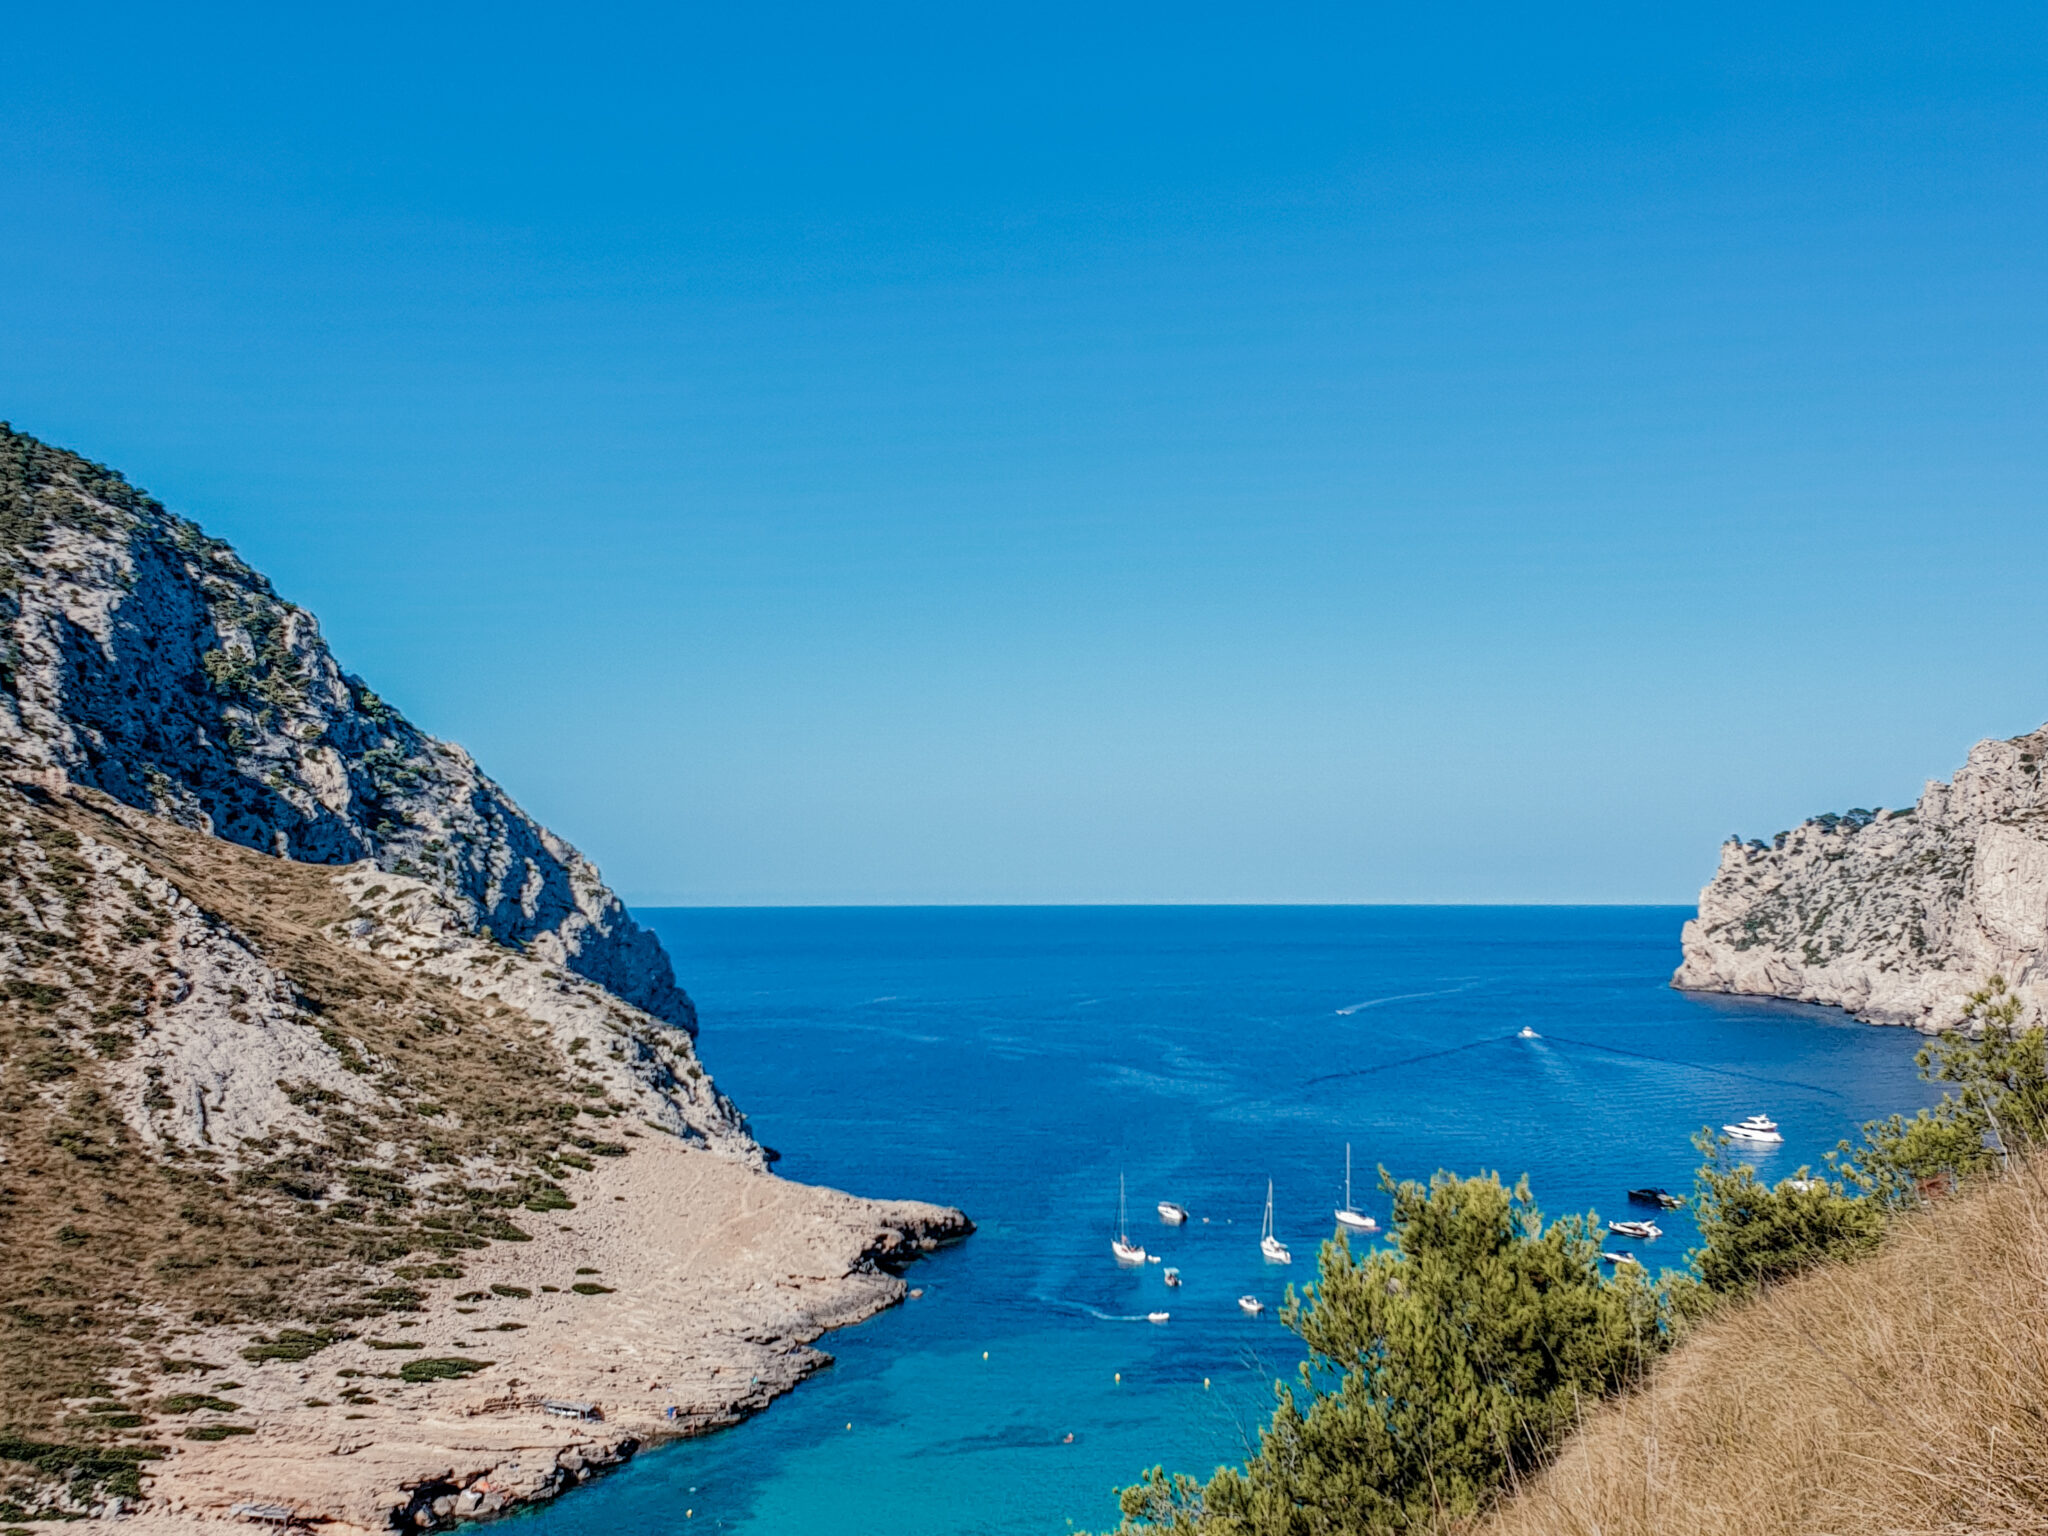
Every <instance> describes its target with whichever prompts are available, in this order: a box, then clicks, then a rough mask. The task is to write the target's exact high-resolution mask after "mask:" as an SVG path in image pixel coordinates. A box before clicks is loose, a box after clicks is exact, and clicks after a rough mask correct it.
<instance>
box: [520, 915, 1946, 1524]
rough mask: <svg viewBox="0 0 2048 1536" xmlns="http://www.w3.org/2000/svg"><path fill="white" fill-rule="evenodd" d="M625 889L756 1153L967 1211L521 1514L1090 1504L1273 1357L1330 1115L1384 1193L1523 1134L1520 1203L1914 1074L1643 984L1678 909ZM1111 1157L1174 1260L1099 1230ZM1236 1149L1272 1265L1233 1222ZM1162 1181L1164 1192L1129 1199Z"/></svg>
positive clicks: (1204, 1432) (1598, 1195)
mask: <svg viewBox="0 0 2048 1536" xmlns="http://www.w3.org/2000/svg"><path fill="white" fill-rule="evenodd" d="M638 915H639V916H640V917H641V918H642V920H643V921H645V922H647V923H649V924H650V925H651V926H652V927H653V928H655V929H656V931H658V932H659V933H660V935H661V937H662V939H663V941H664V942H665V943H666V944H667V945H668V948H669V951H670V953H671V954H673V955H674V957H675V961H676V970H677V972H678V974H679V975H680V976H681V977H682V979H683V981H684V983H685V985H686V986H688V988H689V990H690V992H691V994H692V995H693V996H694V997H695V998H696V1000H697V1004H698V1007H699V1009H700V1010H701V1012H702V1015H703V1039H702V1041H701V1047H702V1051H703V1055H704V1059H705V1062H706V1065H707V1066H708V1067H709V1069H710V1070H711V1071H712V1073H713V1074H714V1075H715V1076H716V1078H717V1080H718V1082H719V1084H720V1086H721V1087H723V1088H724V1089H725V1090H726V1091H727V1092H728V1093H730V1094H731V1095H732V1096H733V1097H734V1098H735V1099H736V1100H737V1101H738V1102H739V1104H740V1106H741V1107H742V1108H744V1109H745V1110H747V1111H748V1112H749V1113H750V1114H751V1115H752V1117H753V1126H754V1130H755V1133H756V1135H758V1136H759V1137H760V1138H761V1139H762V1140H764V1141H766V1142H767V1143H768V1144H770V1145H771V1146H775V1147H778V1148H780V1149H781V1150H782V1153H783V1161H782V1163H781V1164H780V1167H779V1171H780V1172H782V1173H784V1174H786V1175H788V1176H789V1177H791V1178H794V1179H801V1180H806V1181H811V1182H819V1183H825V1184H832V1185H836V1186H838V1187H840V1188H843V1189H848V1190H853V1191H856V1192H858V1193H861V1194H868V1195H878V1196H906V1197H918V1198H922V1199H928V1200H935V1201H940V1202H944V1203H946V1204H950V1205H957V1206H960V1207H962V1208H963V1209H965V1210H966V1211H967V1212H968V1214H969V1215H971V1216H972V1217H973V1218H974V1219H975V1221H976V1222H977V1223H979V1225H980V1231H979V1232H978V1233H977V1234H976V1235H975V1236H974V1237H973V1238H971V1239H969V1240H968V1241H967V1242H966V1243H964V1244H962V1245H960V1246H959V1247H956V1248H953V1249H951V1250H949V1251H947V1252H945V1253H943V1254H941V1255H939V1256H938V1257H937V1258H936V1259H934V1260H932V1261H930V1262H928V1263H924V1264H921V1265H919V1266H917V1267H916V1268H914V1269H913V1270H912V1272H911V1283H912V1284H915V1285H921V1286H923V1287H924V1291H925V1294H924V1297H923V1299H922V1300H919V1301H913V1302H909V1303H907V1304H905V1305H904V1306H902V1307H899V1308H897V1309H895V1310H894V1311H892V1312H889V1313H887V1314H885V1315H884V1316H882V1317H879V1318H876V1319H874V1320H873V1321H871V1322H869V1323H866V1324H863V1325H862V1326H860V1327H858V1328H853V1329H849V1330H845V1331H843V1332H840V1333H837V1334H833V1335H830V1336H828V1337H827V1338H826V1339H825V1340H824V1341H822V1343H823V1346H824V1347H826V1348H828V1349H830V1351H831V1352H832V1353H833V1354H834V1355H835V1356H836V1357H837V1360H838V1363H837V1365H835V1366H834V1367H833V1368H832V1369H830V1370H828V1371H826V1372H824V1373H823V1374H821V1375H819V1376H817V1377H815V1378H813V1379H812V1380H811V1381H810V1382H808V1383H806V1384H805V1385H804V1386H802V1387H799V1388H798V1389H797V1390H796V1392H795V1393H793V1394H792V1395H790V1396H789V1397H786V1398H784V1399H783V1400H782V1401H780V1402H779V1403H777V1404H776V1405H775V1406H774V1407H773V1408H772V1409H770V1410H769V1411H768V1412H767V1413H765V1414H762V1415H760V1416H759V1417H757V1418H755V1419H753V1420H751V1421H750V1422H748V1423H746V1424H744V1425H741V1426H739V1427H738V1428H735V1429H732V1430H728V1431H725V1432H724V1433H722V1434H719V1435H715V1436H712V1437H710V1438H708V1439H705V1440H700V1441H696V1442H693V1443H689V1444H684V1445H678V1446H672V1447H669V1448H666V1449H663V1450H660V1451H656V1452H653V1453H650V1454H648V1455H646V1456H644V1457H643V1458H641V1459H640V1460H639V1461H637V1462H635V1463H633V1464H632V1465H631V1466H629V1467H627V1468H626V1469H625V1470H624V1471H623V1472H621V1473H619V1474H618V1475H616V1476H614V1477H612V1478H611V1479H609V1480H607V1481H605V1482H602V1483H600V1484H597V1485H595V1486H593V1487H591V1488H589V1489H585V1490H583V1491H580V1492H578V1493H576V1494H575V1495H574V1496H573V1497H571V1498H569V1499H567V1500H565V1501H564V1502H563V1503H561V1504H559V1505H557V1506H555V1507H554V1508H552V1509H548V1510H545V1511H542V1512H540V1513H538V1514H536V1515H533V1516H529V1517H527V1518H525V1519H524V1520H522V1521H521V1522H520V1528H521V1529H522V1531H524V1532H525V1533H526V1536H540V1533H539V1532H537V1531H535V1529H534V1527H535V1526H536V1525H538V1526H545V1527H547V1530H548V1536H585V1533H589V1536H598V1533H603V1536H614V1533H617V1532H621V1531H626V1532H634V1533H638V1532H645V1531H663V1532H666V1531H677V1532H682V1531H725V1532H746V1533H749V1536H782V1533H803V1536H884V1533H886V1536H925V1533H931V1536H938V1533H946V1536H962V1533H972V1532H989V1533H1002V1536H1013V1533H1014V1536H1024V1533H1027V1532H1028V1533H1035V1536H1047V1533H1054V1536H1057V1533H1060V1532H1064V1531H1066V1530H1068V1529H1069V1527H1075V1528H1079V1529H1084V1530H1086V1529H1104V1528H1108V1527H1111V1526H1113V1525H1114V1524H1115V1520H1116V1511H1115V1504H1114V1501H1113V1499H1112V1497H1111V1489H1112V1488H1113V1487H1114V1486H1115V1485H1116V1484H1118V1483H1122V1482H1128V1481H1131V1480H1132V1478H1133V1477H1134V1476H1135V1474H1136V1473H1138V1472H1139V1471H1140V1470H1141V1469H1143V1468H1145V1467H1148V1466H1151V1465H1152V1464H1154V1463H1155V1462H1164V1463H1165V1464H1166V1465H1167V1466H1168V1467H1170V1468H1181V1469H1184V1470H1191V1471H1200V1472H1206V1471H1208V1470H1209V1469H1210V1468H1212V1467H1213V1466H1215V1465H1216V1463H1217V1462H1219V1461H1221V1460H1232V1459H1237V1458H1238V1457H1240V1456H1241V1454H1242V1452H1243V1449H1244V1446H1245V1443H1246V1440H1247V1437H1249V1436H1253V1435H1255V1433H1256V1428H1257V1426H1258V1425H1259V1424H1260V1423H1262V1422H1263V1421H1264V1419H1265V1417H1266V1414H1267V1411H1268V1409H1269V1407H1270V1403H1271V1396H1270V1391H1271V1383H1272V1381H1273V1379H1274V1377H1275V1376H1276V1375H1290V1374H1291V1373H1292V1368H1293V1363H1294V1361H1295V1359H1296V1356H1295V1353H1294V1351H1293V1350H1292V1349H1291V1348H1290V1344H1291V1342H1292V1341H1291V1339H1290V1338H1289V1336H1288V1335H1287V1334H1286V1333H1285V1332H1284V1331H1283V1330H1282V1329H1281V1328H1280V1326H1279V1324H1278V1323H1277V1322H1275V1321H1274V1320H1273V1315H1272V1313H1271V1312H1268V1313H1267V1314H1266V1316H1265V1317H1263V1318H1258V1319H1254V1318H1249V1317H1246V1316H1245V1315H1244V1314H1243V1313H1242V1312H1240V1311H1239V1309H1238V1307H1237V1302H1236V1298H1237V1297H1238V1296H1239V1295H1240V1294H1241V1293H1245V1292H1251V1293H1253V1294H1256V1295H1258V1296H1260V1297H1262V1298H1263V1299H1264V1300H1265V1301H1266V1303H1267V1305H1268V1306H1269V1307H1277V1304H1278V1302H1279V1300H1280V1297H1281V1293H1282V1291H1283V1289H1284V1288H1285V1285H1286V1283H1287V1281H1288V1280H1290V1279H1292V1280H1296V1281H1300V1280H1303V1279H1307V1278H1310V1277H1312V1276H1313V1274H1314V1260H1315V1252H1316V1247H1317V1244H1318V1242H1319V1241H1320V1240H1321V1239H1322V1238H1324V1237H1326V1236H1328V1235H1329V1233H1330V1231H1331V1229H1332V1223H1331V1220H1330V1212H1331V1210H1332V1209H1333V1208H1334V1207H1335V1206H1336V1205H1337V1204H1339V1203H1340V1199H1341V1196H1342V1194H1343V1178H1344V1146H1345V1143H1346V1142H1347V1141H1348V1142H1350V1143H1351V1144H1352V1146H1353V1147H1354V1149H1355V1158H1356V1162H1357V1167H1358V1170H1359V1174H1358V1178H1357V1194H1358V1204H1359V1205H1360V1207H1362V1208H1363V1209H1365V1210H1368V1211H1371V1212H1373V1213H1375V1214H1377V1215H1379V1216H1380V1217H1381V1219H1382V1220H1384V1219H1385V1216H1386V1210H1387V1202H1386V1198H1385V1196H1384V1195H1382V1194H1381V1193H1380V1191H1379V1190H1378V1188H1377V1176H1376V1174H1375V1171H1374V1170H1375V1168H1376V1167H1377V1166H1378V1165H1382V1164H1384V1165H1385V1166H1386V1168H1387V1169H1388V1170H1389V1171H1391V1172H1392V1173H1393V1174H1395V1175H1396V1176H1399V1177H1426V1176H1427V1175H1428V1174H1429V1173H1430V1172H1431V1171H1432V1170H1434V1169H1437V1168H1450V1169H1455V1170H1457V1171H1460V1172H1467V1173H1470V1172H1476V1171H1478V1170H1481V1169H1496V1170H1499V1171H1501V1172H1502V1173H1503V1174H1505V1175H1506V1176H1508V1177H1509V1178H1510V1179H1512V1178H1513V1177H1515V1176H1516V1175H1519V1174H1522V1173H1527V1174H1528V1175H1529V1177H1530V1180H1531V1182H1532V1183H1533V1185H1534V1187H1535V1191H1536V1195H1537V1197H1538V1200H1539V1202H1540V1203H1541V1204H1542V1206H1543V1208H1544V1210H1545V1211H1546V1212H1547V1213H1551V1214H1558V1213H1563V1212H1568V1211H1575V1210H1576V1211H1583V1210H1586V1209H1588V1208H1589V1207H1596V1208H1597V1209H1598V1210H1599V1211H1600V1213H1601V1215H1602V1216H1605V1217H1620V1216H1623V1215H1641V1214H1642V1213H1641V1212H1639V1211H1635V1212H1632V1211H1630V1210H1629V1209H1628V1207H1627V1204H1626V1201H1625V1199H1624V1191H1626V1190H1627V1189H1628V1188H1629V1187H1630V1186H1632V1185H1635V1184H1641V1183H1661V1184H1665V1185H1668V1186H1670V1187H1672V1188H1673V1189H1676V1190H1679V1191H1681V1192H1682V1191H1685V1190H1688V1189H1689V1188H1690V1183H1691V1172H1692V1168H1693V1165H1694V1163H1695V1162H1696V1161H1697V1159H1696V1158H1695V1156H1694V1154H1693V1152H1692V1149H1691V1147H1690V1145H1689V1144H1688V1141H1687V1138H1688V1137H1689V1135H1690V1134H1691V1133H1692V1132H1693V1131H1695V1130H1697V1129H1698V1128H1699V1127H1700V1126H1701V1125H1703V1124H1707V1123H1712V1124H1715V1125H1719V1124H1720V1123H1722V1122H1723V1121H1726V1120H1731V1119H1736V1118H1739V1117H1741V1116H1743V1115H1746V1114H1749V1113H1752V1112H1754V1111H1757V1110H1762V1111H1766V1112H1768V1113H1770V1114H1771V1115H1773V1116H1775V1117H1776V1118H1777V1119H1778V1120H1779V1121H1780V1122H1782V1124H1783V1127H1784V1131H1785V1135H1786V1145H1785V1146H1784V1148H1783V1149H1782V1150H1780V1151H1776V1152H1773V1153H1770V1154H1767V1155H1766V1156H1764V1157H1762V1158H1760V1159H1758V1162H1759V1164H1760V1166H1761V1167H1763V1168H1764V1169H1765V1170H1766V1171H1768V1172H1770V1173H1772V1174H1774V1175H1775V1174H1780V1173H1789V1172H1790V1171H1791V1170H1792V1169H1793V1168H1794V1167H1796V1166H1797V1165H1798V1164H1800V1163H1801V1162H1808V1161H1810V1162H1816V1163H1817V1162H1818V1161H1819V1158H1820V1154H1821V1153H1822V1152H1823V1151H1825V1150H1826V1149H1827V1148H1829V1147H1831V1146H1833V1145H1834V1143H1835V1141H1836V1140H1837V1138H1839V1137H1841V1136H1843V1135H1846V1134H1848V1133H1849V1132H1850V1131H1851V1130H1852V1129H1853V1128H1854V1127H1855V1126H1856V1125H1857V1124H1858V1123H1859V1122H1860V1121H1862V1120H1864V1119H1866V1118H1868V1117H1870V1116H1872V1115H1876V1114H1880V1113H1886V1112H1889V1111H1892V1110H1895V1109H1907V1108H1910V1107H1912V1106H1915V1105H1918V1104H1921V1103H1925V1102H1928V1100H1929V1098H1930V1095H1929V1093H1928V1090H1927V1089H1926V1087H1925V1086H1924V1085H1923V1084H1921V1083H1920V1082H1919V1081H1918V1080H1917V1078H1916V1076H1915V1074H1914V1069H1913V1063H1912V1055H1913V1051H1914V1048H1915V1047H1916V1045H1917V1044H1918V1043H1919V1042H1918V1039H1917V1037H1916V1036H1914V1035H1912V1034H1910V1033H1907V1032H1905V1031H1900V1030H1884V1029H1875V1028H1870V1027H1867V1026H1863V1025H1859V1024H1856V1023H1854V1022H1852V1021H1849V1020H1846V1019H1844V1018H1842V1017H1840V1016H1839V1015H1835V1014H1831V1013H1827V1012H1824V1011H1822V1010H1819V1009H1811V1008H1795V1007H1789V1006H1782V1005H1770V1004H1741V1003H1733V1002H1729V1001H1725V1000H1709V999H1702V998H1694V997H1687V996H1682V995H1680V994H1678V993H1675V992H1672V991H1671V990H1670V989H1669V988H1668V987H1667V986H1666V985H1665V982H1666V980H1667V978H1668V977H1669V976H1670V974H1671V970H1672V968H1673V966H1675V965H1676V964H1677V962H1678V930H1679V925H1680V923H1681V922H1682V921H1683V920H1684V919H1685V918H1686V917H1687V916H1689V915H1690V913H1689V911H1687V910H1685V909H1680V908H1671V907H1633V908H1615V907H1595V908H1555V907H1549V908H1501V907H1484V908H1446V907H1426V908H1401V907H1355V908H1329V907H1310V908H1274V907H1248V908H1218V907H1197V908H1188V907H1178V908H1010V909H1003V908H967V909H960V908H946V909H902V908H893V909H829V910H760V909H755V910H685V909H676V910H655V911H643V912H641V913H640V914H638ZM1524 1025H1527V1026H1529V1027H1531V1028H1533V1029H1535V1030H1536V1031H1538V1033H1539V1034H1540V1035H1541V1037H1542V1038H1540V1039H1537V1040H1523V1039H1518V1038H1516V1032H1517V1031H1518V1030H1520V1029H1521V1028H1522V1027H1523V1026H1524ZM1119 1172H1122V1173H1123V1174H1125V1175H1126V1176H1127V1178H1128V1181H1129V1186H1130V1206H1131V1223H1132V1230H1133V1232H1134V1234H1135V1235H1136V1238H1137V1240H1138V1241H1141V1242H1143V1243H1144V1244H1145V1246H1146V1247H1147V1248H1149V1249H1151V1250H1152V1251H1153V1252H1155V1253H1160V1254H1163V1255H1164V1256H1165V1261H1166V1263H1168V1264H1173V1265H1178V1266H1179V1268H1180V1270H1181V1272H1182V1274H1183V1275H1184V1276H1185V1278H1186V1284H1185V1286H1184V1287H1183V1288H1182V1289H1181V1290H1179V1291H1168V1290H1167V1289H1166V1287H1165V1285H1164V1284H1163V1282H1162V1279H1161V1268H1160V1266H1157V1265H1147V1266H1145V1267H1144V1268H1143V1269H1142V1270H1139V1271H1131V1270H1122V1269H1119V1268H1117V1267H1116V1265H1115V1264H1114V1263H1113V1262H1112V1260H1111V1258H1110V1254H1109V1236H1110V1229H1111V1225H1112V1222H1113V1218H1114V1216H1115V1211H1116V1194H1117V1176H1118V1174H1119ZM1268 1179H1271V1180H1272V1181H1273V1186H1274V1191H1275V1200H1276V1206H1277V1212H1278V1229H1279V1233H1280V1235H1281V1237H1282V1239H1283V1240H1284V1241H1286V1242H1287V1243H1289V1244H1290V1245H1291V1246H1292V1247H1293V1250H1294V1255H1295V1262H1294V1264H1293V1266H1292V1267H1291V1268H1290V1269H1279V1268H1275V1267H1273V1266H1269V1265H1267V1264H1265V1263H1264V1262H1263V1261H1262V1260H1261V1259H1260V1256H1259V1251H1258V1234H1259V1218H1260V1212H1261V1210H1262V1207H1263V1205H1264V1202H1265V1195H1266V1181H1267V1180H1268ZM1162 1199H1167V1200H1175V1201H1178V1202H1180V1203H1181V1204H1182V1205H1184V1206H1186V1207H1187V1208H1188V1209H1189V1210H1190V1211H1191V1212H1193V1213H1194V1220H1193V1221H1192V1222H1191V1223H1190V1224H1189V1225H1188V1226H1187V1227H1185V1228H1181V1229H1179V1230H1174V1229H1170V1228H1167V1227H1165V1226H1163V1225H1161V1224H1160V1222H1159V1221H1158V1218H1157V1216H1156V1214H1155V1212H1154V1210H1153V1206H1154V1204H1155V1202H1157V1201H1159V1200H1162ZM1662 1223H1663V1226H1664V1229H1665V1232H1664V1236H1663V1238H1662V1239H1661V1240H1660V1241H1658V1242H1655V1243H1652V1244H1647V1245H1640V1247H1641V1251H1642V1252H1643V1254H1644V1257H1645V1259H1646V1260H1647V1261H1648V1262H1649V1263H1650V1265H1651V1267H1652V1269H1655V1268H1658V1267H1660V1266H1664V1265H1670V1266H1677V1265H1679V1264H1681V1263H1682V1262H1683V1255H1684V1252H1685V1249H1686V1248H1687V1246H1688V1245H1689V1244H1690V1243H1691V1241H1692V1240H1693V1234H1692V1231H1691V1227H1690V1224H1689V1222H1688V1221H1687V1220H1686V1219H1685V1217H1684V1216H1683V1214H1682V1213H1673V1214H1672V1215H1669V1216H1667V1217H1664V1218H1662ZM1611 1246H1617V1247H1619V1246H1625V1245H1624V1244H1621V1243H1619V1242H1617V1243H1615V1244H1613V1245H1611ZM1159 1308H1164V1309H1167V1310H1170V1312H1171V1313H1172V1318H1171V1321H1170V1322H1168V1323H1166V1324H1164V1325H1152V1324H1148V1323H1146V1322H1145V1321H1144V1320H1143V1316H1144V1314H1145V1313H1146V1312H1148V1311H1151V1310H1153V1309H1159ZM1205 1383H1206V1385H1205ZM1069 1435H1071V1436H1072V1437H1073V1438H1072V1440H1071V1442H1069V1441H1068V1440H1067V1438H1066V1437H1067V1436H1069ZM686 1512H687V1513H686Z"/></svg>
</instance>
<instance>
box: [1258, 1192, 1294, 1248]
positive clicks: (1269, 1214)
mask: <svg viewBox="0 0 2048 1536" xmlns="http://www.w3.org/2000/svg"><path fill="white" fill-rule="evenodd" d="M1259 1252H1261V1253H1263V1254H1264V1255H1265V1256H1266V1262H1267V1263H1268V1264H1292V1263H1293V1262H1294V1255H1293V1254H1291V1253H1289V1252H1288V1251H1287V1245H1286V1244H1285V1243H1283V1242H1281V1241H1280V1239H1279V1238H1277V1237H1275V1236H1274V1235H1273V1181H1272V1180H1271V1179H1268V1180H1266V1221H1265V1225H1263V1226H1262V1227H1260V1228H1259Z"/></svg>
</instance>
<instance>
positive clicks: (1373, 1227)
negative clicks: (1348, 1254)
mask: <svg viewBox="0 0 2048 1536" xmlns="http://www.w3.org/2000/svg"><path fill="white" fill-rule="evenodd" d="M1337 1225H1338V1226H1340V1227H1349V1228H1350V1229H1351V1230H1352V1231H1354V1232H1377V1231H1379V1229H1380V1224H1379V1223H1378V1222H1376V1221H1374V1220H1373V1219H1372V1218H1371V1217H1370V1216H1368V1215H1366V1214H1365V1212H1363V1211H1361V1210H1359V1209H1358V1207H1356V1206H1355V1205H1353V1204H1352V1203H1351V1143H1350V1142H1348V1141H1347V1142H1345V1143H1344V1207H1343V1209H1342V1210H1340V1211H1338V1212H1337Z"/></svg>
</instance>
